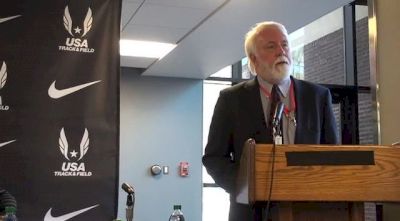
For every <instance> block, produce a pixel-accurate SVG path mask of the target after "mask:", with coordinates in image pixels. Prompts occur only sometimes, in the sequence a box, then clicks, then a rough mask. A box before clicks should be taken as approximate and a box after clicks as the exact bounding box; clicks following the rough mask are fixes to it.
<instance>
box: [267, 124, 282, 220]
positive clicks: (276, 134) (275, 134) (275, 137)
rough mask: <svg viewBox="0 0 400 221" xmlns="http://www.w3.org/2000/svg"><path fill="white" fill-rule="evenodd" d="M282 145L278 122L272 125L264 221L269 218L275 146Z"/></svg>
mask: <svg viewBox="0 0 400 221" xmlns="http://www.w3.org/2000/svg"><path fill="white" fill-rule="evenodd" d="M277 144H278V145H279V144H282V131H281V124H280V121H278V122H276V123H274V124H273V127H272V156H271V158H272V162H271V175H270V184H269V193H268V200H267V206H266V209H265V220H268V216H269V208H270V204H271V195H272V184H273V183H274V170H275V153H276V145H277Z"/></svg>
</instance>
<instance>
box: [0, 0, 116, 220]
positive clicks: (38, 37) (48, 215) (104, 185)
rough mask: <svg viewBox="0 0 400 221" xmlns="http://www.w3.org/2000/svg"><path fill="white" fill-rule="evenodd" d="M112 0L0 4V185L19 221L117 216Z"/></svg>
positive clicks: (16, 0)
mask: <svg viewBox="0 0 400 221" xmlns="http://www.w3.org/2000/svg"><path fill="white" fill-rule="evenodd" d="M120 14H121V0H68V1H67V0H37V1H32V0H1V1H0V188H4V189H6V190H7V191H9V192H10V193H11V194H12V195H14V196H15V198H16V199H17V202H18V209H17V216H18V217H19V220H21V221H25V220H27V221H28V220H30V221H39V220H43V221H55V220H57V221H63V220H85V221H88V220H96V221H103V220H104V221H106V220H107V221H110V220H112V219H113V218H114V217H115V216H116V214H117V197H118V169H119V168H118V165H119V162H118V158H119V32H120V17H121V15H120Z"/></svg>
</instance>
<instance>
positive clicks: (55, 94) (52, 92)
mask: <svg viewBox="0 0 400 221" xmlns="http://www.w3.org/2000/svg"><path fill="white" fill-rule="evenodd" d="M99 82H100V81H93V82H90V83H86V84H81V85H78V86H75V87H70V88H66V89H62V90H58V89H57V88H56V81H53V83H52V84H51V85H50V87H49V96H50V97H51V98H54V99H58V98H61V97H64V96H66V95H68V94H72V93H75V92H77V91H79V90H82V89H83V88H85V87H89V86H90V85H93V84H96V83H99Z"/></svg>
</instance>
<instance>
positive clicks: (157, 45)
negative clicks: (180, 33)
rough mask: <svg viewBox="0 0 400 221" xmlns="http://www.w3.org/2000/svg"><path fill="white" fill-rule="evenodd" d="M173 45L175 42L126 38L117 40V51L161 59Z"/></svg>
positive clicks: (123, 53) (132, 55)
mask: <svg viewBox="0 0 400 221" xmlns="http://www.w3.org/2000/svg"><path fill="white" fill-rule="evenodd" d="M175 47H176V44H169V43H161V42H155V41H137V40H126V39H121V40H120V41H119V51H120V55H121V56H131V57H145V58H158V59H161V58H163V57H164V56H165V55H167V54H168V53H169V52H170V51H172V50H173V49H174V48H175Z"/></svg>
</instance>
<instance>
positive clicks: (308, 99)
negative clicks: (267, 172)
mask: <svg viewBox="0 0 400 221" xmlns="http://www.w3.org/2000/svg"><path fill="white" fill-rule="evenodd" d="M244 47H245V51H246V55H247V57H248V61H249V69H250V71H251V72H252V74H254V75H255V76H256V77H255V78H254V79H252V80H249V81H246V82H242V83H239V84H237V85H235V86H232V87H230V88H227V89H225V90H223V91H221V93H220V96H219V98H218V101H217V104H216V105H215V109H214V114H213V118H212V122H211V125H210V132H209V135H208V142H207V146H206V148H205V154H204V156H203V164H204V166H205V167H206V169H207V172H208V173H209V174H210V175H211V176H212V177H213V179H214V180H215V182H216V184H218V185H219V186H220V187H222V188H223V189H225V190H226V191H227V192H228V193H229V194H230V212H229V221H250V220H253V216H254V211H253V210H252V209H251V208H250V206H248V205H244V204H239V203H236V201H235V194H236V192H235V191H236V189H235V188H236V176H237V173H238V169H239V161H240V157H241V154H242V149H243V145H244V143H245V141H246V140H248V139H249V138H253V139H254V140H255V141H256V143H272V135H271V134H272V133H271V131H272V128H271V127H272V126H271V125H270V122H271V112H273V111H274V107H271V105H275V102H271V100H272V99H273V98H274V97H275V98H277V99H279V100H280V102H283V104H284V111H283V117H282V122H281V126H282V139H283V141H282V142H283V143H284V144H337V143H338V133H337V128H336V122H335V118H334V114H333V111H332V101H331V100H332V98H331V94H330V92H329V90H328V89H327V88H324V87H322V86H319V85H316V84H313V83H310V82H306V81H303V80H298V79H295V78H294V77H291V76H290V72H291V70H292V57H291V54H290V45H289V41H288V33H287V31H286V28H285V27H284V26H283V25H282V24H279V23H276V22H262V23H258V24H256V25H255V26H254V27H253V28H252V29H251V30H250V31H249V32H248V33H247V34H246V38H245V43H244ZM273 88H274V90H272V89H273ZM275 98H274V99H275ZM271 103H272V104H271Z"/></svg>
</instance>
